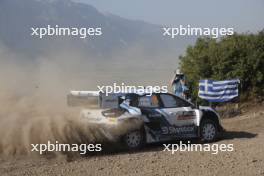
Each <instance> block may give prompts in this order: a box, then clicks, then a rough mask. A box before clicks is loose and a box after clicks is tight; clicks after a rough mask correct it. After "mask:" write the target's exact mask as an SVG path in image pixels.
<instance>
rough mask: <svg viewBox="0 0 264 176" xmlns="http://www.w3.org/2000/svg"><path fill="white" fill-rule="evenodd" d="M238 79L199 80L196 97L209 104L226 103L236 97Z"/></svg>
mask: <svg viewBox="0 0 264 176" xmlns="http://www.w3.org/2000/svg"><path fill="white" fill-rule="evenodd" d="M239 82H240V81H239V80H238V79H233V80H223V81H215V80H200V81H199V93H198V96H199V97H200V98H202V99H205V100H208V101H209V102H226V101H229V100H231V99H233V98H235V97H237V96H238V84H239Z"/></svg>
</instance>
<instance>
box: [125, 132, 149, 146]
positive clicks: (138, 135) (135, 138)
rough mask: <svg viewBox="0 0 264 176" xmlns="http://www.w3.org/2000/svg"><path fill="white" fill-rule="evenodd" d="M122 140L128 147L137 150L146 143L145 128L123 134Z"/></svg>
mask: <svg viewBox="0 0 264 176" xmlns="http://www.w3.org/2000/svg"><path fill="white" fill-rule="evenodd" d="M122 142H123V144H124V146H125V148H126V149H128V150H137V149H140V148H142V147H143V146H144V145H145V133H144V130H142V129H141V130H134V131H131V132H129V133H127V134H126V135H124V136H123V138H122Z"/></svg>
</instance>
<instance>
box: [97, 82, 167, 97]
mask: <svg viewBox="0 0 264 176" xmlns="http://www.w3.org/2000/svg"><path fill="white" fill-rule="evenodd" d="M97 88H98V91H99V92H100V93H105V94H106V96H108V95H109V94H111V93H114V94H118V93H138V94H147V95H152V94H153V93H167V92H168V86H141V85H139V86H133V85H126V84H125V83H121V84H120V85H118V84H117V83H113V85H107V86H97Z"/></svg>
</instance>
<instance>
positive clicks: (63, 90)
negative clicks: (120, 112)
mask: <svg viewBox="0 0 264 176" xmlns="http://www.w3.org/2000/svg"><path fill="white" fill-rule="evenodd" d="M25 60H28V59H24V60H23V58H22V56H17V55H15V54H11V53H10V52H8V51H6V50H4V49H2V50H0V84H1V85H0V155H8V156H11V155H33V153H32V152H31V149H32V148H31V144H41V143H43V144H47V142H48V141H51V142H54V143H55V141H58V142H59V143H69V144H73V143H77V144H78V143H92V142H104V141H106V140H110V141H113V140H116V139H117V136H119V135H121V134H124V133H125V132H126V130H128V129H129V127H130V126H131V124H124V125H122V126H120V127H116V128H115V129H110V128H109V127H107V126H98V125H91V124H88V123H83V122H82V121H81V119H80V118H79V112H80V108H71V107H68V106H67V105H66V95H67V93H69V91H70V90H71V89H75V90H76V89H77V90H78V89H79V90H87V89H89V88H93V86H94V85H96V84H98V80H93V79H89V78H91V77H89V75H87V74H89V73H92V72H94V71H95V70H94V67H95V65H94V64H93V62H91V59H89V58H88V59H87V58H85V57H83V56H81V55H80V54H77V53H75V52H65V53H63V54H54V55H52V54H51V55H50V56H48V57H45V58H39V59H37V60H34V61H30V60H29V61H25ZM87 71H88V72H87ZM132 125H133V124H132Z"/></svg>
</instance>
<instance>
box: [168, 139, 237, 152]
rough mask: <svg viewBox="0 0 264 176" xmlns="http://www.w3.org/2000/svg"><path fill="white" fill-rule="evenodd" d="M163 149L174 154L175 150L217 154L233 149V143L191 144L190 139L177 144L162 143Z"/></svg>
mask: <svg viewBox="0 0 264 176" xmlns="http://www.w3.org/2000/svg"><path fill="white" fill-rule="evenodd" d="M163 147H164V149H163V151H166V152H170V153H171V154H175V153H176V152H198V151H200V152H210V153H211V154H218V153H219V152H232V151H234V145H233V144H191V142H190V141H188V142H187V143H183V142H182V141H180V143H179V144H163Z"/></svg>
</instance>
